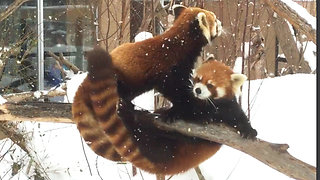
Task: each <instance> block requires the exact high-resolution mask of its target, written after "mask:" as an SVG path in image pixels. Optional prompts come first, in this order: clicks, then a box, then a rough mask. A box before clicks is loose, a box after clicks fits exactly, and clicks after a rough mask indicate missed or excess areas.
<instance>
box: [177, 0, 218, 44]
mask: <svg viewBox="0 0 320 180" xmlns="http://www.w3.org/2000/svg"><path fill="white" fill-rule="evenodd" d="M172 8H173V12H174V15H175V17H176V18H178V17H179V16H180V14H193V15H194V17H195V19H196V20H198V22H199V26H200V29H201V30H202V33H203V36H204V37H205V38H206V39H207V41H208V43H209V44H211V41H212V40H213V39H214V38H215V37H217V36H220V35H221V33H222V31H223V30H222V25H221V22H220V21H219V20H218V19H217V17H216V15H215V14H214V13H213V12H211V11H207V10H204V9H200V8H197V7H189V8H187V7H185V6H182V5H174V6H173V7H172ZM182 16H183V15H182Z"/></svg>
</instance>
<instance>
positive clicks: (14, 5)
mask: <svg viewBox="0 0 320 180" xmlns="http://www.w3.org/2000/svg"><path fill="white" fill-rule="evenodd" d="M28 1H30V0H15V1H14V2H13V3H12V4H10V5H9V7H8V8H7V9H6V10H5V11H4V12H2V13H0V22H1V21H3V20H5V19H7V18H8V17H9V16H10V15H11V14H12V13H14V12H15V11H16V10H17V9H18V8H19V7H20V6H21V5H22V4H23V3H25V2H28Z"/></svg>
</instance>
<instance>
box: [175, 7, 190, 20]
mask: <svg viewBox="0 0 320 180" xmlns="http://www.w3.org/2000/svg"><path fill="white" fill-rule="evenodd" d="M186 8H187V7H185V6H183V5H180V4H175V5H173V6H172V11H173V15H174V20H176V19H177V18H178V17H179V16H180V14H181V12H182V11H183V10H184V9H186Z"/></svg>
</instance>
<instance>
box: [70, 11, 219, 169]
mask: <svg viewBox="0 0 320 180" xmlns="http://www.w3.org/2000/svg"><path fill="white" fill-rule="evenodd" d="M200 11H201V12H204V13H205V14H206V15H207V17H208V18H209V19H208V21H209V24H212V23H213V22H214V21H215V19H214V18H213V16H212V14H211V13H210V12H209V11H205V10H201V9H199V8H192V9H191V8H188V9H186V10H184V12H183V13H182V15H181V17H180V16H179V18H178V19H177V20H176V22H175V25H174V26H173V27H172V28H171V29H170V30H169V31H167V32H165V33H164V34H162V35H160V36H157V37H154V38H152V39H148V40H145V41H142V42H137V43H127V44H124V45H121V46H119V47H118V48H116V49H115V50H113V51H112V52H111V53H110V55H111V57H112V58H111V59H110V58H109V55H108V54H107V53H104V52H101V50H95V51H94V52H93V53H90V54H89V57H88V59H89V60H88V61H89V68H88V69H89V75H88V77H87V78H86V79H85V80H84V82H83V83H82V85H81V86H80V87H79V89H78V91H77V94H76V96H75V98H74V104H73V108H72V114H73V118H74V121H75V122H76V123H77V126H78V129H79V131H80V133H81V135H82V136H83V138H84V139H85V140H86V141H89V142H88V144H89V145H90V147H91V148H92V150H93V151H95V152H96V153H97V154H99V155H101V156H103V157H105V158H107V159H110V160H117V161H118V160H126V161H130V162H132V163H133V164H134V165H135V166H137V167H139V168H141V169H143V170H145V171H148V172H151V173H157V174H177V173H180V172H183V171H186V170H188V169H190V168H192V167H194V166H196V165H198V164H199V163H201V162H202V161H204V160H206V159H207V158H209V157H210V156H212V155H213V154H215V153H216V151H217V150H218V149H219V148H220V144H217V143H212V142H204V141H201V142H185V141H179V140H177V141H176V144H175V147H177V148H176V149H175V151H174V152H173V154H174V155H173V156H172V154H168V157H167V158H166V159H169V160H167V161H165V162H152V161H150V160H149V159H147V158H146V157H145V156H144V154H143V153H141V151H140V150H139V148H138V146H137V144H136V143H135V141H134V140H133V137H132V134H131V133H130V132H129V131H128V130H127V129H126V127H125V125H124V124H123V122H122V120H121V119H120V118H119V117H118V115H117V113H116V104H117V102H118V100H119V94H118V93H117V85H116V79H115V78H114V72H113V69H112V68H111V67H110V66H112V65H111V60H112V64H113V66H114V69H115V73H116V74H117V78H118V80H120V81H122V82H123V83H124V84H125V85H126V86H128V87H129V88H130V89H129V90H130V93H131V94H130V95H129V94H125V95H126V96H128V97H126V98H128V99H132V98H134V97H135V96H137V95H138V94H140V93H142V92H144V91H145V90H148V89H151V88H152V87H153V85H154V84H155V83H157V82H153V81H156V80H157V79H159V78H160V77H159V76H161V75H163V73H166V72H168V71H169V70H170V69H171V68H172V67H173V66H175V65H180V64H181V66H184V65H185V66H186V68H187V69H190V67H191V65H193V63H194V58H193V57H195V56H197V55H198V53H199V52H200V50H201V47H202V46H204V45H205V44H206V43H207V42H206V39H205V38H204V37H199V35H198V37H197V38H198V39H197V41H195V39H192V38H193V36H190V35H189V33H190V30H189V28H190V23H191V22H193V21H194V19H195V16H196V15H197V13H198V12H200ZM169 39H170V40H169ZM182 42H183V44H181V43H182ZM163 45H164V46H163ZM167 47H168V48H167ZM198 51H199V52H198ZM190 53H191V54H190ZM190 55H192V56H191V58H190ZM108 66H109V67H110V68H108ZM146 84H147V85H146ZM168 141H170V140H168ZM165 155H166V154H165ZM169 155H170V156H169ZM120 156H122V158H120Z"/></svg>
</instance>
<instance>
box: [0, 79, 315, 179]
mask: <svg viewBox="0 0 320 180" xmlns="http://www.w3.org/2000/svg"><path fill="white" fill-rule="evenodd" d="M85 75H86V74H81V75H77V78H75V79H77V81H78V80H79V79H83V78H84V77H85ZM70 83H71V82H70ZM72 83H74V84H73V85H72V86H74V87H73V89H74V91H72V90H71V91H72V92H73V93H74V92H75V89H76V87H75V86H77V84H78V85H79V84H80V83H79V81H78V82H72ZM72 83H71V84H72ZM76 83H77V84H76ZM71 84H69V85H68V86H71ZM243 89H244V92H243V96H242V97H243V106H244V109H246V107H245V106H246V102H247V100H246V99H247V93H246V90H245V89H247V83H246V84H245V85H244V88H243ZM71 91H70V92H69V93H70V94H69V96H70V97H72V95H71ZM70 97H69V98H70ZM72 99H73V98H72ZM250 99H251V121H252V126H253V127H254V128H256V129H257V131H258V137H259V138H261V139H264V140H266V141H269V142H273V143H288V144H289V146H290V148H289V150H288V151H289V152H290V153H291V154H292V155H293V156H295V157H297V158H299V159H301V160H303V161H305V162H307V163H309V164H311V165H314V166H315V165H316V75H314V74H296V75H287V76H283V77H277V78H267V79H263V80H255V81H251V93H250ZM21 127H23V128H22V129H24V131H25V132H33V134H32V135H31V134H30V135H31V137H32V139H31V142H30V143H29V145H30V146H31V147H30V148H31V149H33V150H34V151H35V152H37V153H35V152H33V153H32V154H34V160H35V161H36V162H37V163H38V164H41V167H42V168H43V169H45V172H47V176H48V177H50V179H52V180H55V179H59V180H96V179H100V177H99V174H100V176H101V177H102V178H103V179H112V180H120V179H122V180H124V179H132V180H140V179H145V180H149V179H150V180H151V179H152V180H154V179H155V176H154V175H151V174H148V173H145V172H142V173H141V171H139V170H138V174H137V175H136V176H135V177H132V175H131V172H132V170H131V165H130V164H117V163H115V162H112V161H108V160H105V159H103V158H101V157H98V156H97V155H95V153H94V152H92V151H91V149H90V148H89V147H88V146H87V145H84V150H85V154H86V156H87V159H88V163H89V164H90V166H88V164H87V162H86V157H85V156H84V152H83V149H82V145H81V138H80V134H79V132H78V130H77V128H76V126H75V125H73V124H57V123H35V122H25V123H21ZM11 145H12V143H11V141H9V140H8V139H4V140H1V141H0V147H2V148H1V151H0V155H1V156H2V155H4V153H5V150H6V149H7V148H8V147H10V146H11ZM14 148H15V149H16V150H15V151H14V152H13V153H8V154H6V155H5V156H4V159H2V160H1V161H0V177H1V178H2V179H3V180H7V179H10V177H11V171H10V169H11V166H12V164H13V163H14V162H22V161H23V162H24V163H25V164H28V162H29V160H30V159H29V158H26V157H25V154H24V153H23V151H22V150H20V149H19V148H18V147H14ZM10 154H12V155H11V156H10ZM1 156H0V157H1ZM186 158H187V157H186ZM89 167H90V168H91V172H92V174H93V175H90V171H89ZM200 168H201V170H202V173H203V174H204V176H205V178H206V179H207V180H215V179H217V180H220V179H229V180H239V179H246V180H255V179H259V180H261V179H262V180H264V179H265V180H269V179H277V180H288V179H290V178H288V177H287V176H285V175H283V174H281V173H279V172H277V171H276V170H273V169H272V168H270V167H268V166H266V165H264V164H263V163H261V162H260V161H258V160H256V159H254V158H252V157H250V156H248V155H246V154H244V153H242V152H240V151H237V150H234V149H232V148H230V147H227V146H223V147H222V148H221V150H220V151H218V153H217V154H216V155H214V156H213V157H212V158H210V159H208V160H207V161H205V162H204V163H202V164H201V165H200ZM32 172H33V171H32V168H31V170H30V171H29V173H28V171H27V166H26V167H24V168H22V171H21V172H20V173H18V174H16V175H15V176H14V177H13V178H12V179H20V180H24V179H28V177H30V176H31V175H32ZM98 172H99V173H98ZM129 176H130V177H129ZM142 176H143V178H142ZM197 179H198V178H197V176H196V174H195V171H194V170H193V169H192V170H190V171H188V172H186V173H183V174H179V175H176V176H173V177H172V178H171V180H197Z"/></svg>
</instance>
